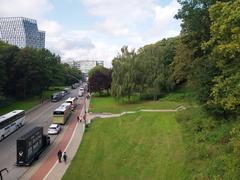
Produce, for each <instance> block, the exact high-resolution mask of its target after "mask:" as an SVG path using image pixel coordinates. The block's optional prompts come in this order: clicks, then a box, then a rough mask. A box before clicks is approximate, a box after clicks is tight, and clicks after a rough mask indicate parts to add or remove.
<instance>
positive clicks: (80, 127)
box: [44, 100, 90, 180]
mask: <svg viewBox="0 0 240 180" xmlns="http://www.w3.org/2000/svg"><path fill="white" fill-rule="evenodd" d="M89 103H90V100H87V103H86V109H87V110H88V107H89ZM83 114H84V107H83V108H82V110H81V113H80V116H83ZM84 131H85V125H84V123H83V122H82V123H77V125H76V127H75V129H74V132H73V135H72V138H71V140H70V142H69V144H68V145H67V147H66V150H65V151H66V153H67V156H68V159H67V163H66V164H65V163H64V162H62V163H58V162H56V163H55V164H54V166H53V167H52V169H51V170H50V171H49V173H48V174H47V175H46V176H45V177H44V180H52V179H54V180H57V179H59V180H60V179H61V178H62V177H63V175H64V173H65V172H66V170H67V168H68V167H69V165H70V164H71V161H72V160H73V158H74V156H75V154H76V152H77V150H78V147H79V145H80V143H81V141H82V137H83V134H84Z"/></svg>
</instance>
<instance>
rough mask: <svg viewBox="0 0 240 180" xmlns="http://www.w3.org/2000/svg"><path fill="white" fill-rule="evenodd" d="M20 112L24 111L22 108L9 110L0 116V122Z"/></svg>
mask: <svg viewBox="0 0 240 180" xmlns="http://www.w3.org/2000/svg"><path fill="white" fill-rule="evenodd" d="M21 112H24V110H14V111H11V112H9V113H7V114H4V115H2V116H0V123H1V122H3V121H5V120H6V119H8V118H11V117H13V116H15V115H17V114H19V113H21Z"/></svg>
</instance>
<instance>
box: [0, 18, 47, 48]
mask: <svg viewBox="0 0 240 180" xmlns="http://www.w3.org/2000/svg"><path fill="white" fill-rule="evenodd" d="M0 39H1V40H2V41H4V42H6V43H8V44H12V45H16V46H18V47H20V48H24V47H32V48H44V47H45V32H44V31H39V30H38V26H37V21H36V20H33V19H28V18H24V17H4V18H0Z"/></svg>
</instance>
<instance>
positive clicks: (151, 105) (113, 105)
mask: <svg viewBox="0 0 240 180" xmlns="http://www.w3.org/2000/svg"><path fill="white" fill-rule="evenodd" d="M186 104H187V103H185V102H176V101H172V100H166V99H160V100H159V101H146V102H137V103H134V104H119V103H117V102H116V100H115V99H114V98H112V97H94V98H92V100H91V105H90V110H89V111H91V112H111V113H119V112H124V111H132V110H140V109H176V108H177V107H178V106H181V105H186Z"/></svg>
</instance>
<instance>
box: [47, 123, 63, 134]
mask: <svg viewBox="0 0 240 180" xmlns="http://www.w3.org/2000/svg"><path fill="white" fill-rule="evenodd" d="M60 131H61V126H60V125H59V124H51V125H50V126H49V128H48V134H50V135H51V134H59V132H60Z"/></svg>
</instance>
